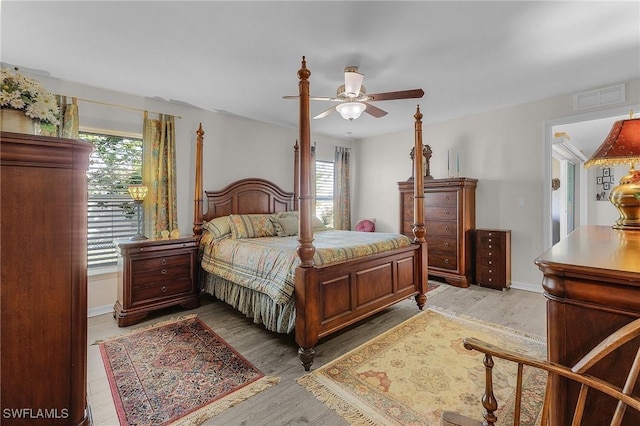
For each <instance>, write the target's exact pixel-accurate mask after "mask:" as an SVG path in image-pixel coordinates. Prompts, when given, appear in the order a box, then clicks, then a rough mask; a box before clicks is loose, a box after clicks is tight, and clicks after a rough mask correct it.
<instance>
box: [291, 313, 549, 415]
mask: <svg viewBox="0 0 640 426" xmlns="http://www.w3.org/2000/svg"><path fill="white" fill-rule="evenodd" d="M465 337H476V338H478V339H481V340H484V341H485V342H488V343H492V344H495V345H498V346H501V347H503V348H506V349H511V350H514V351H517V352H520V353H523V354H527V355H529V356H534V357H540V358H542V359H546V346H545V343H544V341H543V339H542V338H540V337H536V336H528V335H525V334H524V333H522V332H517V331H515V330H512V329H508V328H505V327H501V326H498V325H495V324H489V323H485V322H480V321H478V320H475V319H471V318H468V317H464V316H460V315H456V314H452V313H450V312H448V311H446V310H444V309H442V308H436V307H430V308H429V309H427V310H425V312H423V313H420V314H418V315H416V316H414V317H412V318H411V319H409V320H407V321H405V322H404V323H402V324H400V325H398V326H396V327H395V328H393V329H391V330H389V331H387V332H386V333H384V334H382V335H380V336H378V337H376V338H375V339H373V340H370V341H369V342H367V343H365V344H363V345H362V346H360V347H358V348H356V349H354V350H352V351H351V352H349V353H347V354H345V355H343V356H342V357H340V358H338V359H336V360H334V361H332V362H330V363H328V364H326V365H324V366H322V367H320V368H318V369H317V370H316V371H313V372H311V373H309V374H306V375H304V376H302V377H300V378H299V379H298V380H297V381H298V383H299V384H300V385H301V386H302V387H304V388H305V389H307V390H308V391H310V392H312V393H313V394H314V395H315V396H316V398H317V399H318V400H320V401H322V402H323V403H324V404H325V405H327V406H328V407H330V408H332V409H333V410H335V411H336V412H337V413H338V414H340V415H341V416H342V417H343V418H344V419H345V420H346V421H347V422H348V423H349V424H352V425H368V426H371V425H433V426H436V425H439V424H440V416H441V415H442V412H443V411H454V412H457V413H460V414H463V415H465V416H468V417H471V418H473V419H477V420H479V421H482V420H483V418H482V413H483V412H484V408H483V407H482V403H481V398H482V395H483V393H484V383H485V368H484V365H483V363H482V360H483V355H482V354H481V353H479V352H475V351H469V350H467V349H465V348H464V346H463V344H462V340H463V339H464V338H465ZM494 362H495V366H494V368H493V385H494V394H495V396H496V399H497V400H498V404H499V407H500V408H499V409H498V411H496V415H497V417H498V423H497V424H502V425H507V424H508V425H511V424H513V421H512V420H513V410H514V399H515V384H516V375H517V364H515V363H510V362H508V361H503V360H501V359H497V358H495V357H494ZM546 378H547V375H546V373H545V372H544V371H541V370H538V369H534V368H527V367H525V368H524V374H523V398H522V416H521V424H522V425H533V424H540V421H539V416H540V412H541V410H542V405H543V402H544V392H545V386H546Z"/></svg>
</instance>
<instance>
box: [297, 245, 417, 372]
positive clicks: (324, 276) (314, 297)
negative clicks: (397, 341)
mask: <svg viewBox="0 0 640 426" xmlns="http://www.w3.org/2000/svg"><path fill="white" fill-rule="evenodd" d="M423 250H426V244H414V245H412V246H410V247H405V248H402V249H398V250H394V251H391V252H386V253H380V254H377V255H375V256H368V257H366V258H361V259H356V260H352V261H349V262H345V263H340V264H335V265H325V266H321V267H311V268H304V267H298V268H297V269H296V290H295V294H296V327H295V333H296V342H297V343H298V345H299V346H300V349H299V351H298V354H299V355H300V361H301V362H302V365H303V366H304V368H305V370H307V371H308V370H309V369H310V368H311V364H312V363H313V358H314V356H315V349H314V347H315V345H316V343H318V340H319V339H320V338H322V337H324V336H328V335H330V334H332V333H334V332H335V331H338V330H340V329H342V328H345V327H347V326H349V325H351V324H353V323H355V322H357V321H360V320H362V319H364V318H367V317H369V316H371V315H373V314H375V313H376V312H379V311H381V310H383V309H385V308H387V307H389V306H391V305H393V304H395V303H397V302H399V301H401V300H404V299H407V298H409V297H411V296H416V302H417V303H418V306H419V308H420V309H422V307H423V306H424V304H425V302H426V296H425V295H424V294H425V292H424V290H423V289H422V283H423V282H427V277H426V274H427V269H426V263H425V262H423V261H422V259H423V258H424V259H426V256H424V257H423V256H422V253H423V252H422V251H423Z"/></svg>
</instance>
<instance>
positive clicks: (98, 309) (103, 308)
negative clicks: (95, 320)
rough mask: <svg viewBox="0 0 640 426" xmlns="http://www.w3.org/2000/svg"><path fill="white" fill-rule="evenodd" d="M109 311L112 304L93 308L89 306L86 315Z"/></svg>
mask: <svg viewBox="0 0 640 426" xmlns="http://www.w3.org/2000/svg"><path fill="white" fill-rule="evenodd" d="M111 312H113V305H104V306H97V307H95V308H89V311H88V315H87V317H88V318H91V317H97V316H98V315H104V314H109V313H111Z"/></svg>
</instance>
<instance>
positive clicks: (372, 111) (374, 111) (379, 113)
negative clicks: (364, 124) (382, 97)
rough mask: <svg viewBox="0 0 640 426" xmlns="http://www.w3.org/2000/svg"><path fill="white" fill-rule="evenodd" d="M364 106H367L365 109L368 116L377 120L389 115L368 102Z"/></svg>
mask: <svg viewBox="0 0 640 426" xmlns="http://www.w3.org/2000/svg"><path fill="white" fill-rule="evenodd" d="M364 104H365V105H366V106H367V109H365V110H364V112H366V113H367V114H371V115H373V116H374V117H375V118H380V117H384V116H385V115H387V114H388V113H387V111H385V110H382V109H380V108H378V107H377V106H374V105H371V104H370V103H368V102H364Z"/></svg>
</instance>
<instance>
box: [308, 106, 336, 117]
mask: <svg viewBox="0 0 640 426" xmlns="http://www.w3.org/2000/svg"><path fill="white" fill-rule="evenodd" d="M334 109H336V107H335V106H332V107H331V108H329V109H325V110H324V111H322V112H321V113H320V114H318V115H316V116H315V117H313V119H314V120H317V119H319V118H324V117H326V116H327V115H329V114H331V112H332V111H333V110H334Z"/></svg>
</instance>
